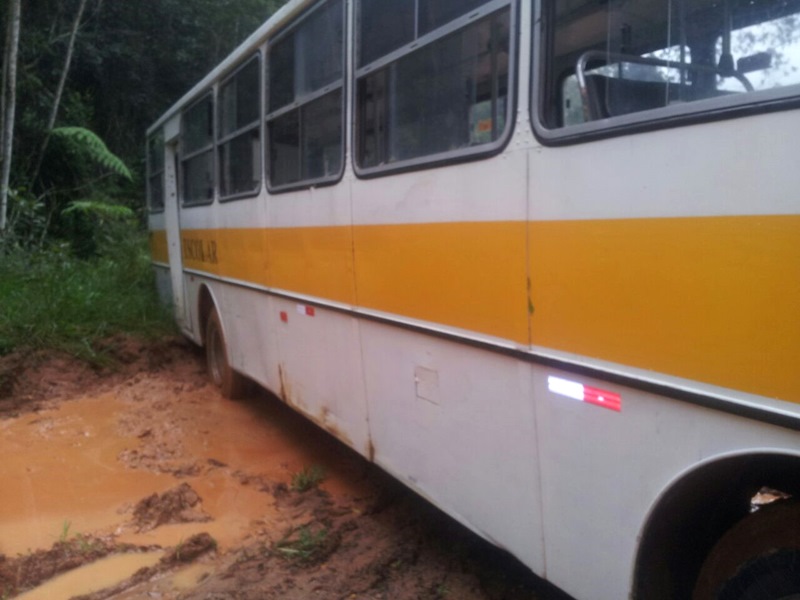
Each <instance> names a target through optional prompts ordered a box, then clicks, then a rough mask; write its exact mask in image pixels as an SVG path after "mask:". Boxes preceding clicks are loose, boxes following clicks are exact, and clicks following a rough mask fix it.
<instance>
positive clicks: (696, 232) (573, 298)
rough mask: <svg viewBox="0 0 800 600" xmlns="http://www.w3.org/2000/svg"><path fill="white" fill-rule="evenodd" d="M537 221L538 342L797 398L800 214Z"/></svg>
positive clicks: (533, 236)
mask: <svg viewBox="0 0 800 600" xmlns="http://www.w3.org/2000/svg"><path fill="white" fill-rule="evenodd" d="M529 228H530V229H529V231H530V249H531V250H530V252H531V263H530V264H531V280H532V287H533V294H532V296H533V297H532V301H533V304H534V310H535V312H534V317H533V323H532V336H533V343H534V344H535V345H538V346H546V347H549V348H555V349H559V350H564V351H567V352H571V353H575V354H580V355H585V356H591V357H596V358H600V359H603V360H607V361H611V362H616V363H621V364H626V365H632V366H635V367H639V368H642V369H651V370H653V371H658V372H661V373H667V374H671V375H677V376H679V377H684V378H688V379H694V380H697V381H701V382H707V383H711V384H716V385H720V386H723V387H728V388H735V389H739V390H743V391H746V392H752V393H754V394H760V395H765V396H771V397H776V398H782V399H785V400H792V401H794V402H800V368H798V357H800V217H798V216H796V215H794V216H753V217H707V218H672V219H631V220H598V221H560V222H534V223H531V224H530V226H529Z"/></svg>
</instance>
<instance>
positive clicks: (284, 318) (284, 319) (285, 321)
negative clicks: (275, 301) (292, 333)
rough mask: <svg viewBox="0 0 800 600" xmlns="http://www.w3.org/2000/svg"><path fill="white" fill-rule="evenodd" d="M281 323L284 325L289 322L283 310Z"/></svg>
mask: <svg viewBox="0 0 800 600" xmlns="http://www.w3.org/2000/svg"><path fill="white" fill-rule="evenodd" d="M281 321H283V322H284V323H288V322H289V315H288V314H287V313H286V312H285V311H283V310H282V311H281Z"/></svg>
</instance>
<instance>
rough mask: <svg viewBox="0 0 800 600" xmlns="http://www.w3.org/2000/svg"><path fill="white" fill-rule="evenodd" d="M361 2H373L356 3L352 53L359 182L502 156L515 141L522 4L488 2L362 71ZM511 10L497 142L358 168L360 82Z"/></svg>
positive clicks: (356, 164)
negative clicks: (503, 115) (504, 97)
mask: <svg viewBox="0 0 800 600" xmlns="http://www.w3.org/2000/svg"><path fill="white" fill-rule="evenodd" d="M362 1H366V2H369V1H371V0H356V1H355V2H354V3H353V4H354V8H353V10H354V13H355V16H354V32H353V44H354V47H353V53H352V55H353V56H352V63H353V64H352V73H353V76H352V80H351V85H352V97H353V103H352V110H351V115H350V120H351V122H352V124H353V125H352V128H351V131H350V136H351V139H350V147H351V149H352V152H351V154H352V166H353V171H354V172H355V174H356V176H357V177H359V178H360V179H371V178H374V177H382V176H384V175H392V174H395V173H403V172H408V171H416V170H422V169H430V168H436V167H443V166H447V165H452V164H458V163H462V162H469V161H473V160H481V159H485V158H490V157H492V156H496V155H498V154H500V153H502V152H503V151H504V150H505V148H506V147H507V146H508V144H509V142H510V141H511V138H512V137H513V133H514V128H515V125H516V111H517V102H518V98H517V97H518V85H519V72H518V71H519V52H520V46H521V43H520V13H521V11H520V7H519V2H520V0H489V1H488V2H486V3H484V4H483V5H481V6H479V7H477V8H474V9H472V10H470V11H468V12H467V13H465V14H463V15H461V16H460V17H458V18H456V19H453V20H451V21H449V22H447V23H446V24H444V25H441V26H440V27H438V28H436V29H433V30H430V31H428V32H427V33H425V34H423V35H420V36H419V37H417V38H415V39H413V40H412V41H411V42H409V43H407V44H404V45H402V46H400V47H399V48H397V49H395V50H392V51H390V52H389V53H387V54H385V55H383V56H381V57H380V58H378V59H376V60H374V61H373V62H371V63H368V64H366V65H364V66H362V67H358V55H359V50H360V46H359V44H360V40H359V31H360V27H359V21H358V19H359V14H358V13H359V7H360V3H361V2H362ZM506 8H508V10H509V55H508V100H507V105H506V108H507V111H506V119H505V124H504V128H503V131H502V132H501V133H500V135H499V136H498V138H497V139H496V140H494V141H492V142H488V143H485V144H478V145H476V146H472V147H465V148H458V149H456V150H448V151H445V152H438V153H434V154H429V155H426V156H419V157H415V158H410V159H405V160H402V161H396V162H393V163H389V164H382V165H377V166H372V167H363V166H361V165H360V164H359V159H360V156H359V154H360V143H359V139H360V135H361V133H360V131H359V112H358V111H359V97H358V87H359V81H360V80H361V79H362V78H364V77H367V76H368V75H371V74H372V73H374V72H377V71H380V70H382V69H385V68H387V67H389V66H390V65H391V64H392V63H394V62H396V61H398V60H400V59H402V58H404V57H406V56H409V55H411V54H412V53H414V52H415V51H417V50H420V49H423V48H426V47H428V46H430V45H432V44H434V43H436V42H437V41H439V40H442V39H444V38H446V37H447V36H449V35H451V34H453V33H456V32H458V31H461V30H464V29H467V28H468V27H469V26H470V25H471V24H473V23H474V22H478V21H481V20H483V19H485V18H487V17H490V16H492V15H494V14H496V13H499V12H500V11H502V10H504V9H506Z"/></svg>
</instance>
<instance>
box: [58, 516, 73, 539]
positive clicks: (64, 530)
mask: <svg viewBox="0 0 800 600" xmlns="http://www.w3.org/2000/svg"><path fill="white" fill-rule="evenodd" d="M70 527H72V521H67V520H66V519H64V522H63V523H62V524H61V535H60V536H59V537H58V541H59V542H66V541H67V540H68V539H69V528H70Z"/></svg>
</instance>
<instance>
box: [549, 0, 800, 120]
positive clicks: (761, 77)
mask: <svg viewBox="0 0 800 600" xmlns="http://www.w3.org/2000/svg"><path fill="white" fill-rule="evenodd" d="M546 15H547V22H548V27H547V31H548V33H549V43H548V48H549V56H548V60H547V64H548V68H547V69H546V76H547V80H546V82H545V89H546V90H547V92H546V94H547V95H548V100H547V101H546V102H545V103H544V107H543V112H544V114H543V118H544V121H545V124H546V125H548V126H549V127H551V128H558V127H568V126H572V125H579V124H582V123H586V122H601V123H604V122H605V121H604V120H605V119H614V118H616V117H622V116H625V115H635V114H637V113H645V114H643V115H642V117H641V119H646V118H650V117H649V115H651V114H652V118H658V114H659V113H650V112H648V111H662V114H665V113H663V109H665V108H667V107H680V106H682V105H689V106H687V107H686V108H685V111H694V109H695V107H696V109H697V110H711V109H714V108H718V107H721V106H725V107H728V108H729V107H730V106H731V105H732V104H742V103H746V102H751V101H758V99H759V96H758V93H759V92H763V91H765V90H771V93H774V92H775V89H776V88H782V87H787V86H791V85H795V84H797V83H800V75H799V74H798V71H799V70H800V21H799V20H798V18H799V17H800V3H799V2H797V1H786V0H724V1H722V2H710V1H708V0H695V1H681V0H654V1H652V2H646V3H643V2H639V1H634V0H609V1H608V2H607V3H598V2H596V1H594V0H581V1H580V2H564V3H560V2H555V1H554V0H550V1H549V2H547V4H546ZM786 93H790V92H786ZM695 103H696V104H695ZM673 110H674V109H673ZM678 110H679V111H680V110H683V109H681V108H678ZM670 114H671V115H673V116H674V114H675V113H674V112H672V113H670Z"/></svg>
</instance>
